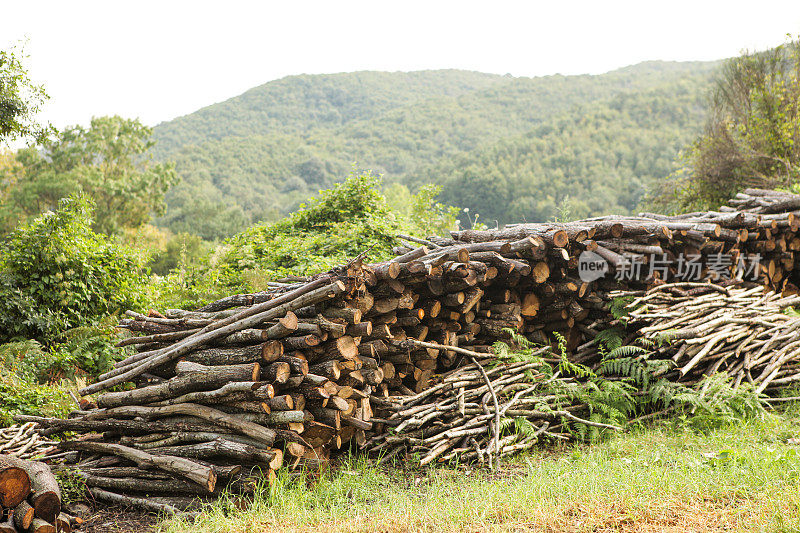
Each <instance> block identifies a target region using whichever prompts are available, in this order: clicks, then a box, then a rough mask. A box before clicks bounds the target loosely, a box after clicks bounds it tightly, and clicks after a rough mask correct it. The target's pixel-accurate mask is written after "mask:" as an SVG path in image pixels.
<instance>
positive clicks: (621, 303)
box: [608, 296, 633, 320]
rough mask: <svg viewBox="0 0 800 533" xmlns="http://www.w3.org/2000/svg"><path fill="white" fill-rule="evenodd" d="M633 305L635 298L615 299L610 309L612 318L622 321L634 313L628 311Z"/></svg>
mask: <svg viewBox="0 0 800 533" xmlns="http://www.w3.org/2000/svg"><path fill="white" fill-rule="evenodd" d="M631 303H633V296H621V297H619V298H614V299H613V300H611V304H610V305H609V307H608V310H609V312H610V313H611V316H613V317H614V318H615V319H617V320H620V319H622V318H624V317H626V316H628V314H630V312H631V311H632V309H628V308H627V307H628V306H629V305H630V304H631Z"/></svg>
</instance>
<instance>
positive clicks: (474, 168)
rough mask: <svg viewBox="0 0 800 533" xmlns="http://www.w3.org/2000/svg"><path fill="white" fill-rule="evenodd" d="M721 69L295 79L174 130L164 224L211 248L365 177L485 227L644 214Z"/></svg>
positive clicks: (161, 144)
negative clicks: (654, 184)
mask: <svg viewBox="0 0 800 533" xmlns="http://www.w3.org/2000/svg"><path fill="white" fill-rule="evenodd" d="M716 66H717V64H716V63H668V62H649V63H642V64H639V65H635V66H632V67H627V68H624V69H620V70H617V71H613V72H610V73H607V74H603V75H598V76H588V75H584V76H560V75H556V76H548V77H541V78H513V77H510V76H505V77H504V76H495V75H487V74H480V73H474V72H464V71H457V70H446V71H424V72H412V73H382V72H359V73H353V74H336V75H320V76H307V75H306V76H293V77H288V78H284V79H281V80H277V81H275V82H271V83H267V84H265V85H263V86H261V87H257V88H255V89H252V90H250V91H248V92H247V93H245V94H243V95H241V96H239V97H236V98H233V99H231V100H228V101H226V102H222V103H220V104H215V105H212V106H209V107H207V108H204V109H202V110H200V111H198V112H196V113H193V114H191V115H188V116H185V117H180V118H178V119H175V120H173V121H171V122H168V123H165V124H161V125H159V126H158V127H156V129H155V138H156V140H157V141H158V142H157V144H156V146H157V147H158V148H157V150H158V151H157V152H156V155H157V157H159V158H161V159H169V160H174V161H175V162H176V165H177V166H176V168H177V171H178V173H179V175H180V176H181V177H182V178H183V182H182V183H181V184H180V185H178V186H176V187H174V188H173V189H172V191H171V192H170V193H169V196H168V209H167V214H166V216H165V217H163V218H162V219H161V220H160V223H161V224H162V225H166V226H168V227H170V228H171V229H173V230H174V231H191V232H193V233H198V234H200V235H201V236H203V237H204V238H209V239H213V238H218V237H222V236H227V235H230V234H232V233H234V232H236V231H238V230H240V229H242V228H244V227H246V226H248V225H250V224H252V223H253V222H256V221H259V220H275V219H277V218H279V217H280V216H283V215H285V214H286V213H288V212H290V211H291V210H293V209H294V208H296V207H297V205H298V204H299V203H300V202H302V201H303V200H304V199H305V198H307V197H308V196H309V195H310V194H314V193H315V192H316V191H317V190H318V189H320V188H324V187H329V186H330V185H331V184H332V183H334V182H336V181H340V180H342V179H343V178H344V176H345V175H346V174H347V173H348V172H349V171H350V170H351V168H352V166H353V165H354V164H357V165H358V166H359V167H361V168H368V169H372V170H374V171H375V172H378V173H383V174H384V175H385V180H386V181H387V182H389V183H391V182H399V183H402V184H404V185H407V186H408V187H409V188H411V189H412V190H413V189H415V188H416V187H418V186H419V185H422V184H424V183H430V182H433V183H438V184H442V185H444V191H443V195H442V197H441V198H440V199H441V200H442V201H444V202H446V203H450V204H453V205H459V206H462V207H469V208H470V210H471V212H472V213H473V214H474V213H479V214H480V215H481V218H482V220H485V221H494V220H497V221H498V222H500V223H502V222H506V221H509V220H522V219H526V220H531V221H533V220H543V219H547V218H551V217H553V216H555V215H556V214H557V211H558V209H559V207H561V206H563V205H565V200H566V199H569V202H566V203H567V204H570V205H571V206H572V209H573V210H574V212H575V214H580V215H595V214H600V213H603V212H610V211H618V212H623V211H629V210H631V209H634V208H635V206H636V204H637V202H638V201H639V199H640V197H641V196H642V194H643V191H644V186H645V185H646V184H647V183H648V182H649V181H652V180H653V179H657V178H663V177H665V176H666V175H667V174H669V172H670V170H671V168H672V162H673V160H674V158H675V156H676V155H677V153H678V151H679V149H680V148H682V147H683V146H685V145H686V144H687V143H688V142H689V141H690V140H691V139H693V138H695V137H696V136H697V134H698V133H699V131H700V127H701V124H702V121H703V112H702V106H703V102H704V98H705V94H706V92H707V90H708V87H709V83H710V78H711V75H712V73H713V72H714V70H715V68H716Z"/></svg>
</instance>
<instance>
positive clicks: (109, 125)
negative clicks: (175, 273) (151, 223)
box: [0, 116, 177, 234]
mask: <svg viewBox="0 0 800 533" xmlns="http://www.w3.org/2000/svg"><path fill="white" fill-rule="evenodd" d="M151 133H152V130H151V129H150V128H148V127H147V126H144V125H143V124H142V123H141V122H139V121H138V120H131V119H124V118H121V117H118V116H113V117H100V118H94V119H92V122H91V126H90V127H89V128H88V129H87V128H83V127H81V126H73V127H70V128H67V129H65V130H64V131H63V132H62V133H61V134H60V135H59V136H58V138H56V139H55V140H51V141H47V142H45V143H44V145H43V147H42V149H41V150H37V149H34V148H27V149H23V150H20V151H19V152H18V153H17V155H16V160H17V162H18V163H19V164H21V165H22V168H23V171H22V175H21V177H19V178H18V179H16V182H15V184H14V185H13V186H11V187H10V188H9V191H8V193H7V194H8V201H7V202H6V203H5V204H4V206H3V208H2V209H1V210H0V220H5V221H6V224H5V225H6V227H7V228H8V226H9V225H12V226H13V224H14V223H16V221H18V220H20V219H22V220H25V219H29V218H30V217H33V216H36V215H38V214H39V213H41V212H43V211H46V210H50V209H54V208H55V207H56V205H57V203H58V201H59V200H60V199H61V198H64V197H67V196H69V195H71V194H74V193H76V192H78V191H82V192H84V193H85V194H88V195H89V196H91V197H92V198H93V199H94V200H95V204H96V209H95V218H94V227H95V229H97V230H98V231H100V232H102V233H106V234H114V233H119V232H120V231H121V230H122V229H124V228H129V227H138V226H140V225H142V224H144V223H145V222H147V221H148V220H149V219H150V218H151V216H152V215H153V214H163V211H164V206H165V204H164V195H165V194H166V192H167V190H168V189H169V188H170V186H172V185H173V184H175V183H176V182H177V177H176V174H175V171H174V168H173V166H172V165H171V164H168V163H153V162H152V160H151V159H150V158H149V156H148V155H147V154H148V153H149V150H150V149H151V148H152V147H153V141H152V140H151V139H150V136H151ZM0 172H2V169H0ZM0 176H2V175H0Z"/></svg>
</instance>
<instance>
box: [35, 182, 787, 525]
mask: <svg viewBox="0 0 800 533" xmlns="http://www.w3.org/2000/svg"><path fill="white" fill-rule="evenodd" d="M762 192H763V191H762ZM762 192H759V191H753V190H751V191H747V192H746V193H745V194H746V195H747V201H746V202H745V201H744V200H745V199H744V198H741V199H737V200H736V201H737V202H738V201H740V200H741V202H740V205H742V206H746V209H747V211H738V210H735V208H731V209H734V210H726V211H719V212H704V213H692V214H688V215H680V216H676V217H664V216H660V215H649V214H643V215H641V216H639V217H602V218H597V219H591V220H584V221H578V222H572V223H548V224H522V225H514V226H507V227H506V228H504V229H502V230H496V231H474V230H466V231H461V232H455V233H453V234H452V236H451V238H448V239H445V238H441V237H429V238H428V239H418V238H414V237H408V236H402V239H403V240H405V241H406V242H411V243H414V244H415V245H417V244H419V245H421V246H414V247H407V248H399V249H398V250H397V253H398V254H399V255H398V256H397V257H396V258H394V259H392V260H390V261H387V262H383V263H377V264H362V263H361V262H360V261H359V260H356V261H353V262H352V263H351V264H349V265H347V266H345V267H342V268H340V269H336V270H334V271H331V272H329V273H326V274H322V275H318V276H315V277H314V278H312V279H308V280H304V281H300V282H295V283H285V284H274V285H273V286H272V288H271V289H270V290H269V291H265V292H261V293H256V294H243V295H234V296H231V297H228V298H225V299H223V300H219V301H217V302H213V303H211V304H209V305H207V306H205V307H203V308H201V309H199V310H196V311H185V310H168V311H165V312H163V313H157V312H155V311H151V312H149V313H148V314H147V315H142V314H138V313H133V312H130V313H128V318H127V319H125V320H123V322H122V323H121V324H120V327H122V328H126V329H128V330H129V331H131V332H133V333H135V334H136V335H138V336H132V337H130V338H128V339H126V340H125V341H123V342H122V343H121V346H132V347H134V348H135V349H136V352H135V353H133V354H131V355H128V356H127V357H126V358H125V359H123V360H122V361H121V362H119V363H117V364H116V366H115V368H114V369H113V370H112V371H111V372H108V373H107V374H105V375H103V376H101V377H100V380H99V381H98V382H97V383H94V384H92V385H89V386H87V387H86V388H85V389H83V390H82V391H81V393H82V394H83V395H84V396H85V398H84V400H83V402H82V408H81V410H80V411H78V412H75V413H73V414H72V415H71V416H70V417H69V418H68V419H66V420H56V419H33V418H24V417H23V418H22V420H32V421H36V422H38V423H39V425H40V428H42V432H43V433H45V434H54V433H58V432H64V431H75V432H78V433H82V434H83V435H82V436H81V437H80V438H78V439H74V440H69V441H65V442H63V443H62V444H61V445H60V448H61V449H62V450H63V451H69V452H77V453H74V454H73V455H70V456H69V458H70V460H72V461H74V462H75V464H76V466H77V468H78V469H80V471H81V472H83V475H84V478H85V480H86V483H87V485H89V486H90V487H94V488H95V489H96V490H97V492H96V495H97V496H98V497H105V498H107V499H112V498H120V497H123V496H121V494H126V495H129V494H135V493H149V494H159V493H165V492H169V493H175V492H181V493H183V494H188V495H210V494H215V493H217V492H219V490H220V488H221V487H222V486H224V485H225V484H228V485H233V486H234V487H236V488H237V489H238V490H244V491H246V490H248V487H251V486H252V485H251V483H250V473H251V472H252V467H256V466H257V467H259V468H260V469H261V470H262V471H264V472H266V475H271V474H270V473H271V472H273V471H274V469H276V468H278V467H279V466H281V464H283V462H284V454H287V455H288V456H289V457H291V464H292V465H307V466H316V465H319V464H320V463H321V462H325V461H326V460H327V459H328V458H329V455H330V451H331V450H333V449H338V448H341V447H343V446H345V445H347V444H348V443H350V442H355V443H358V444H360V445H363V444H365V443H367V442H368V441H370V439H372V438H373V437H374V436H375V435H380V434H382V433H384V431H385V430H386V429H387V428H389V427H391V425H392V424H391V423H388V422H387V421H388V417H389V416H390V415H391V411H390V410H388V411H387V410H386V405H387V402H389V403H391V402H390V399H391V398H397V397H404V396H407V397H412V396H416V395H418V394H420V393H423V392H424V391H426V390H428V389H429V388H430V387H431V386H432V385H435V384H436V383H437V381H438V379H435V376H439V375H441V374H443V373H446V372H449V371H453V370H456V369H459V368H460V367H462V366H465V365H468V364H475V363H474V362H473V361H472V359H471V358H472V357H474V356H473V355H469V354H475V353H477V354H488V353H489V352H490V348H491V346H492V344H493V343H495V342H496V341H497V340H503V339H508V338H509V336H510V332H514V333H516V334H519V335H522V336H524V337H526V338H527V339H529V340H530V341H532V342H535V343H540V344H543V345H549V344H551V343H553V342H555V339H556V337H559V338H563V339H564V343H565V345H566V348H567V349H568V350H570V351H571V350H573V349H576V348H580V347H581V346H584V345H586V344H587V343H591V342H592V338H593V335H594V334H596V331H595V330H594V329H592V327H591V324H592V322H594V321H596V320H599V319H604V318H606V317H607V309H608V291H610V290H615V289H619V288H623V289H631V290H633V289H641V288H644V287H646V286H648V285H651V284H653V283H656V284H657V283H663V282H664V281H673V279H666V280H664V279H659V278H665V277H666V278H670V277H673V278H674V276H675V275H676V274H678V272H677V271H676V268H677V267H678V265H677V263H678V262H677V258H678V257H679V256H680V255H682V254H683V255H696V256H698V257H700V258H702V260H704V261H706V262H707V261H711V260H712V259H713V258H714V257H715V256H716V257H717V259H719V256H720V255H721V254H725V255H726V256H729V257H730V258H731V260H730V261H728V262H727V263H726V265H727V266H724V267H723V269H722V270H723V271H722V272H721V271H720V269H719V268H715V269H714V270H712V269H710V268H708V267H703V268H702V269H701V271H698V273H699V275H700V276H702V277H706V278H711V279H712V280H716V281H721V280H722V279H723V278H725V277H727V276H731V277H735V276H736V274H737V267H738V266H739V261H738V259H739V258H740V257H744V256H747V257H751V256H755V255H756V254H758V255H759V256H760V262H759V265H758V267H757V268H756V269H755V272H754V273H753V277H754V278H755V279H756V280H757V281H758V282H760V283H761V284H763V285H765V286H768V287H770V288H772V289H776V290H785V291H794V290H795V288H796V285H797V276H796V274H795V268H796V267H797V268H800V262H795V252H796V251H798V250H800V236H798V234H797V231H798V228H800V217H798V215H800V212H797V213H796V212H794V211H792V210H793V209H795V208H796V206H795V205H794V204H792V203H791V202H788V203H787V197H786V196H785V195H770V194H767V193H763V194H762ZM796 198H797V197H790V198H789V199H791V200H792V201H796ZM753 199H755V200H753ZM756 204H757V205H756ZM762 204H763V205H762ZM789 204H791V205H790V207H789V209H790V210H785V206H786V205H789ZM759 210H761V211H759ZM585 251H591V252H594V254H596V255H595V257H597V256H599V257H602V258H603V259H604V260H605V261H607V263H608V266H609V275H607V276H605V277H604V278H600V279H597V280H595V281H582V280H581V277H580V275H579V256H580V254H581V253H582V252H585ZM629 254H641V261H642V264H643V268H642V269H641V274H642V275H641V277H638V278H637V277H631V278H630V279H626V278H625V276H620V277H621V278H623V279H621V280H615V279H614V273H615V272H621V271H623V270H624V269H626V268H627V267H628V266H629V265H630V263H631V261H632V259H631V258H630V256H629ZM652 257H658V258H659V260H660V261H662V262H665V261H667V260H669V261H670V264H669V266H668V267H667V270H666V271H664V270H658V271H654V273H653V274H652V275H649V273H648V270H649V269H648V266H649V261H650V260H651V258H652ZM748 275H749V274H748ZM554 333H558V336H555V335H554ZM425 342H428V343H432V344H429V345H428V346H426V345H425V344H421V343H425ZM442 347H444V348H442ZM459 347H460V348H462V349H466V352H464V351H463V350H459V349H458V348H459ZM477 370H478V368H477V367H475V368H473V369H472V370H464V371H465V372H471V374H469V376H468V381H469V382H470V383H474V382H476V381H475V380H477V374H476V371H477ZM465 379H466V378H465ZM123 384H133V386H134V388H133V389H129V388H126V389H125V390H118V391H114V392H103V393H102V394H100V395H98V396H96V397H91V396H90V395H93V394H94V393H98V392H102V391H105V390H107V389H109V388H112V387H115V386H119V385H123ZM477 394H483V392H478V393H477ZM467 400H468V399H466V398H465V399H464V401H467ZM470 408H474V407H470ZM382 409H383V410H382ZM423 423H424V421H423ZM540 429H541V428H540ZM543 431H549V430H548V429H547V428H545V429H544V430H543ZM176 476H177V478H178V479H177V480H176V479H174V478H175V477H176ZM218 480H224V483H218ZM166 489H169V490H166ZM109 494H110V495H111V496H109ZM140 499H141V498H140ZM164 505H167V506H168V507H169V506H170V505H171V504H170V503H169V502H167V503H165V504H164ZM163 509H167V508H163ZM163 509H162V510H163ZM167 510H169V509H167Z"/></svg>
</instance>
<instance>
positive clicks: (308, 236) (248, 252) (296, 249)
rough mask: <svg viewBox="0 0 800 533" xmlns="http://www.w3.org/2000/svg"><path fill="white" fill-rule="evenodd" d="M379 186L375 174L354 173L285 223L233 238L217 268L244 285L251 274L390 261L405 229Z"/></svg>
mask: <svg viewBox="0 0 800 533" xmlns="http://www.w3.org/2000/svg"><path fill="white" fill-rule="evenodd" d="M379 187H380V181H379V179H378V178H377V177H375V176H373V175H372V174H371V173H369V172H366V173H364V174H360V175H358V174H356V173H353V174H351V175H350V176H349V177H348V178H347V180H345V181H344V182H343V183H340V184H338V185H336V186H334V187H333V188H332V189H328V190H326V191H322V193H321V194H320V197H319V198H312V199H310V200H309V202H308V204H303V205H301V206H300V209H299V210H298V211H296V212H294V213H292V214H291V215H289V216H288V217H286V218H285V219H283V220H280V221H278V222H275V223H268V224H260V225H257V226H253V227H252V228H250V229H248V230H246V231H244V232H242V233H240V234H239V235H236V236H235V237H232V238H231V239H230V240H229V241H228V242H227V247H226V248H227V251H226V252H225V254H224V255H223V257H222V258H221V261H220V264H219V267H220V270H221V275H222V276H221V277H222V280H223V281H224V282H226V283H227V284H229V285H237V284H238V285H244V284H246V283H245V278H246V275H245V272H246V271H248V270H250V271H252V270H260V271H261V272H262V273H263V274H264V275H265V276H266V277H267V278H272V279H275V278H280V277H283V276H287V275H301V276H302V275H308V274H313V273H317V272H321V271H325V270H329V269H330V268H332V267H333V266H336V265H340V264H342V263H345V262H347V261H348V260H350V259H353V258H355V257H357V256H358V255H359V254H361V253H364V252H366V253H367V254H368V256H369V260H370V261H379V260H382V259H386V258H388V257H391V249H392V246H393V245H394V244H395V243H396V240H395V237H394V235H395V233H397V232H398V231H401V225H400V223H399V221H398V219H397V217H396V216H395V215H394V213H392V211H391V210H390V209H389V206H388V204H387V203H386V199H385V198H384V197H383V195H381V193H380V189H379Z"/></svg>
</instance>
